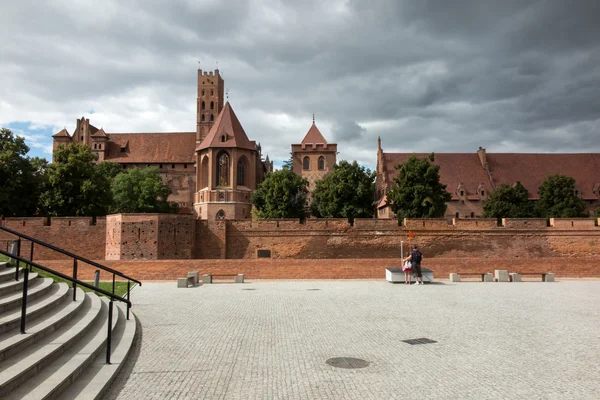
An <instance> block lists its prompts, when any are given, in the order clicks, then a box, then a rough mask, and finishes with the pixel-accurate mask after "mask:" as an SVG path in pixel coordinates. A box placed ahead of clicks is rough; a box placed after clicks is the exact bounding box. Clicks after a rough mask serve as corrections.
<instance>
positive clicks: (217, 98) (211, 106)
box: [196, 69, 225, 145]
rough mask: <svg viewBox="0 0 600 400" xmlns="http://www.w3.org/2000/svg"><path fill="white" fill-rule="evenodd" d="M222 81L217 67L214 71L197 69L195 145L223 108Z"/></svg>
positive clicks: (203, 136) (202, 137)
mask: <svg viewBox="0 0 600 400" xmlns="http://www.w3.org/2000/svg"><path fill="white" fill-rule="evenodd" d="M224 86H225V84H224V81H223V78H222V77H221V74H220V73H219V70H218V69H215V70H214V72H213V71H210V72H207V71H202V70H201V69H198V99H197V102H196V107H197V108H196V109H197V113H196V145H198V144H200V142H202V140H203V139H204V138H205V137H206V135H208V132H210V128H212V126H213V125H214V123H215V120H216V119H217V116H218V115H219V113H220V112H221V110H222V109H223V98H224V91H225V90H224Z"/></svg>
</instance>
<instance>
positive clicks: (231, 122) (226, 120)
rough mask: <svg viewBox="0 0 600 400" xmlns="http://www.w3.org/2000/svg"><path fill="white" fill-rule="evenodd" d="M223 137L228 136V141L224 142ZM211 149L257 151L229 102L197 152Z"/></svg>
mask: <svg viewBox="0 0 600 400" xmlns="http://www.w3.org/2000/svg"><path fill="white" fill-rule="evenodd" d="M223 135H226V136H227V140H226V141H224V142H222V141H221V138H222V136H223ZM209 147H235V148H241V149H249V150H256V145H255V144H252V142H250V140H249V139H248V136H246V132H244V128H242V124H241V123H240V121H239V120H238V118H237V116H236V115H235V113H234V112H233V108H231V104H229V102H227V104H225V107H223V110H221V112H220V113H219V115H218V116H217V119H216V121H215V123H214V124H213V126H212V128H211V129H210V131H209V132H208V134H207V135H206V137H205V138H204V140H202V143H200V144H199V145H198V147H197V148H196V150H202V149H207V148H209Z"/></svg>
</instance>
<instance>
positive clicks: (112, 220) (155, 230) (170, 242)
mask: <svg viewBox="0 0 600 400" xmlns="http://www.w3.org/2000/svg"><path fill="white" fill-rule="evenodd" d="M194 228H195V219H194V217H193V216H192V215H185V214H115V215H109V216H108V217H107V229H106V236H107V239H106V240H107V246H106V259H107V260H167V259H189V258H192V248H193V242H194Z"/></svg>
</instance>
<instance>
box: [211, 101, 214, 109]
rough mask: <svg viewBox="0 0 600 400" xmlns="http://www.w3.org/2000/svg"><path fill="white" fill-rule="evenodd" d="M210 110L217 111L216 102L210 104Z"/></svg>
mask: <svg viewBox="0 0 600 400" xmlns="http://www.w3.org/2000/svg"><path fill="white" fill-rule="evenodd" d="M210 109H211V110H214V109H215V102H214V101H211V102H210Z"/></svg>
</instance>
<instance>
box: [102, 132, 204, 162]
mask: <svg viewBox="0 0 600 400" xmlns="http://www.w3.org/2000/svg"><path fill="white" fill-rule="evenodd" d="M109 137H110V142H109V143H108V150H107V154H106V157H105V160H106V161H113V162H120V163H141V164H144V163H165V164H166V163H192V162H194V155H195V152H194V148H195V147H196V132H173V133H110V134H109ZM121 148H124V149H125V152H121Z"/></svg>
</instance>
